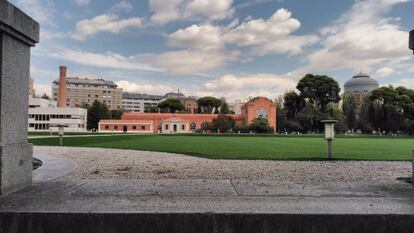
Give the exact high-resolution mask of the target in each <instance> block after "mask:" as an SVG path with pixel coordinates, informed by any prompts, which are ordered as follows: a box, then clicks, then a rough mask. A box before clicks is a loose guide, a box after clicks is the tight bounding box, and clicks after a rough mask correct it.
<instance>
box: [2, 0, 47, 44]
mask: <svg viewBox="0 0 414 233" xmlns="http://www.w3.org/2000/svg"><path fill="white" fill-rule="evenodd" d="M0 31H5V32H6V33H8V34H12V35H13V36H14V37H16V38H18V39H20V40H24V42H26V43H28V44H30V45H31V46H34V44H35V43H38V42H39V23H37V22H36V21H34V20H33V19H32V18H30V17H29V16H28V15H26V14H25V13H23V11H21V10H20V9H19V8H17V7H15V6H13V5H12V4H10V3H9V2H7V1H6V0H1V1H0Z"/></svg>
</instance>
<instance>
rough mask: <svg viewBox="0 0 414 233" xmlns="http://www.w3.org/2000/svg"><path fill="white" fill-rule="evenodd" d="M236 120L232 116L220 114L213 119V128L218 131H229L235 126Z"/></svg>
mask: <svg viewBox="0 0 414 233" xmlns="http://www.w3.org/2000/svg"><path fill="white" fill-rule="evenodd" d="M235 125H236V121H235V120H234V118H233V117H231V116H226V115H219V116H218V117H217V118H215V119H213V122H212V124H211V130H213V131H216V132H217V131H218V130H220V132H221V133H227V132H229V131H230V130H232V129H233V128H234V126H235Z"/></svg>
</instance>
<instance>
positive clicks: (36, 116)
mask: <svg viewBox="0 0 414 233" xmlns="http://www.w3.org/2000/svg"><path fill="white" fill-rule="evenodd" d="M29 119H35V120H36V121H49V120H50V119H81V120H84V119H85V117H84V116H82V115H57V114H29Z"/></svg>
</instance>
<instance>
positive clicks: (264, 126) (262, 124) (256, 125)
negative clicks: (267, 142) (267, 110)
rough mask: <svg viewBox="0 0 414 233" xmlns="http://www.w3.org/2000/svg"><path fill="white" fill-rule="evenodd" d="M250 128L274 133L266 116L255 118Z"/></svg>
mask: <svg viewBox="0 0 414 233" xmlns="http://www.w3.org/2000/svg"><path fill="white" fill-rule="evenodd" d="M250 130H251V131H253V132H255V133H273V128H271V127H270V125H269V122H267V119H265V118H261V117H258V118H255V119H254V120H253V122H252V124H251V125H250Z"/></svg>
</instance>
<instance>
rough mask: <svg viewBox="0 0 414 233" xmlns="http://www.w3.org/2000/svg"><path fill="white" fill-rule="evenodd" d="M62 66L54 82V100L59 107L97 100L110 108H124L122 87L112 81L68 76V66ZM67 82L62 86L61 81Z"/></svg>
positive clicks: (76, 105)
mask: <svg viewBox="0 0 414 233" xmlns="http://www.w3.org/2000/svg"><path fill="white" fill-rule="evenodd" d="M59 68H60V77H59V79H58V80H55V81H54V82H53V86H52V95H53V98H52V99H53V100H54V101H57V102H58V107H80V106H82V104H92V103H93V102H94V101H95V100H98V101H100V102H102V103H105V104H106V105H107V106H108V108H109V109H110V110H116V109H121V108H122V89H121V88H118V86H117V85H116V84H115V83H114V82H112V81H106V80H103V79H88V78H78V77H66V67H64V66H63V67H59ZM61 82H62V83H66V87H65V86H64V85H62V86H60V83H61Z"/></svg>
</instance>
